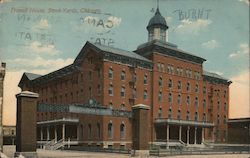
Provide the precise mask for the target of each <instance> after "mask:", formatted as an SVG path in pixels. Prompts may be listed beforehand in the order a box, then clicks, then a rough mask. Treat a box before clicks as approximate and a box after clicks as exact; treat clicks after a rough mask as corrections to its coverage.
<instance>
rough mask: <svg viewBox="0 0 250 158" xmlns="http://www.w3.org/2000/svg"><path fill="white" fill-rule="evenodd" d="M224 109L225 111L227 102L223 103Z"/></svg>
mask: <svg viewBox="0 0 250 158" xmlns="http://www.w3.org/2000/svg"><path fill="white" fill-rule="evenodd" d="M224 111H227V103H226V102H225V103H224Z"/></svg>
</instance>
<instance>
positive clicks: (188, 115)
mask: <svg viewBox="0 0 250 158" xmlns="http://www.w3.org/2000/svg"><path fill="white" fill-rule="evenodd" d="M189 119H190V112H189V111H187V115H186V120H189Z"/></svg>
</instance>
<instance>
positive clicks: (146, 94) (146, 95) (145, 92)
mask: <svg viewBox="0 0 250 158" xmlns="http://www.w3.org/2000/svg"><path fill="white" fill-rule="evenodd" d="M143 99H144V100H146V99H148V91H147V90H144V95H143Z"/></svg>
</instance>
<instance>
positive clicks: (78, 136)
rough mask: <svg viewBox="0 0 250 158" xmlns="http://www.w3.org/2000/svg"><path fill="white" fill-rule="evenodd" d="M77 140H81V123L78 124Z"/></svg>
mask: <svg viewBox="0 0 250 158" xmlns="http://www.w3.org/2000/svg"><path fill="white" fill-rule="evenodd" d="M76 139H77V141H79V140H80V125H77V138H76Z"/></svg>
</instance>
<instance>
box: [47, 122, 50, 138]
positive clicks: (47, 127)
mask: <svg viewBox="0 0 250 158" xmlns="http://www.w3.org/2000/svg"><path fill="white" fill-rule="evenodd" d="M49 139H50V138H49V126H47V140H48V141H49Z"/></svg>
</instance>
